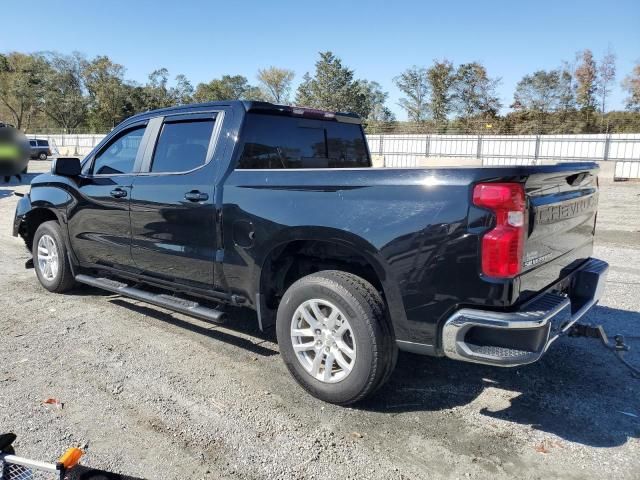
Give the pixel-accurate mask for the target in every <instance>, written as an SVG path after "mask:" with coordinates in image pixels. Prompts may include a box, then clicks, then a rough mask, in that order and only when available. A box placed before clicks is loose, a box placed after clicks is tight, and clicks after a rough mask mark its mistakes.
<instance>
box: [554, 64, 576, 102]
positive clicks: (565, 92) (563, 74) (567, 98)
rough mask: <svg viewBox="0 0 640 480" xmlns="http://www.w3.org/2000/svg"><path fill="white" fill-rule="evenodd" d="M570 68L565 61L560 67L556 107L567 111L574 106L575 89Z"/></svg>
mask: <svg viewBox="0 0 640 480" xmlns="http://www.w3.org/2000/svg"><path fill="white" fill-rule="evenodd" d="M571 70H572V68H571V67H570V66H569V64H568V63H567V62H564V63H563V64H562V66H561V67H560V85H559V86H558V95H559V96H558V109H559V110H560V111H561V112H565V113H566V112H569V111H572V110H575V108H576V91H575V85H574V83H573V75H572V74H571Z"/></svg>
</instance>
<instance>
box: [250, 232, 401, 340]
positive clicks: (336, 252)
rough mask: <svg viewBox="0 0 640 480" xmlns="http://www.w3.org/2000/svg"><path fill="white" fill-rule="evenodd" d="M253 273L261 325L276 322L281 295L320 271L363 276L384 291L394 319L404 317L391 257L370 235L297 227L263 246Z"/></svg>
mask: <svg viewBox="0 0 640 480" xmlns="http://www.w3.org/2000/svg"><path fill="white" fill-rule="evenodd" d="M264 252H265V254H264V256H263V257H262V260H261V261H260V262H257V265H258V266H259V268H258V269H257V271H256V273H255V277H254V285H255V292H257V293H256V299H255V300H256V301H255V303H256V309H257V311H258V319H259V322H260V328H261V329H264V328H265V327H267V326H269V325H272V324H273V322H274V320H275V311H276V310H277V306H278V302H279V298H281V296H282V294H284V291H285V290H286V289H287V288H288V286H289V285H291V284H292V283H293V282H294V281H296V280H297V279H299V278H301V277H303V276H306V275H308V274H311V273H315V272H317V271H319V270H342V271H346V272H349V273H353V274H355V275H358V276H360V277H362V278H364V279H365V280H367V281H368V282H369V283H371V284H372V285H373V286H374V287H376V289H378V290H379V291H380V293H381V294H382V295H383V298H384V300H385V302H386V303H387V308H388V311H389V318H390V320H391V323H395V321H396V320H398V319H405V318H406V315H405V312H404V307H403V302H402V297H401V294H400V291H399V288H398V285H397V282H395V281H394V279H393V276H392V273H391V271H390V269H389V266H388V264H387V262H386V261H385V260H384V259H383V258H382V257H381V256H380V254H379V251H378V250H377V249H376V248H375V246H374V245H372V244H371V243H370V242H368V241H367V240H366V239H364V238H362V237H360V236H358V235H355V234H353V233H351V232H345V231H343V230H338V229H333V228H318V227H309V228H303V229H300V228H295V229H290V230H288V231H286V232H282V233H281V234H280V235H278V237H277V238H274V239H273V241H272V242H270V244H269V246H268V247H266V248H264Z"/></svg>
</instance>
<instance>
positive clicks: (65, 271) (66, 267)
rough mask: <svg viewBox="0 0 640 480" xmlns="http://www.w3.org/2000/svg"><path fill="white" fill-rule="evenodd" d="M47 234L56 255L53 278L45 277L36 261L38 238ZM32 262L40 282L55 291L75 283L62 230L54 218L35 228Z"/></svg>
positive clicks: (58, 291) (65, 289)
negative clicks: (55, 268) (56, 261)
mask: <svg viewBox="0 0 640 480" xmlns="http://www.w3.org/2000/svg"><path fill="white" fill-rule="evenodd" d="M44 235H48V236H49V238H51V239H53V243H54V246H55V249H56V251H57V255H58V269H57V272H56V274H55V275H54V276H53V278H51V279H49V278H46V276H45V274H44V272H43V271H42V270H41V268H40V265H39V262H38V243H39V242H40V239H41V238H42V237H43V236H44ZM32 254H33V264H34V268H35V271H36V275H37V277H38V280H39V281H40V284H41V285H42V286H43V287H44V288H46V289H47V290H49V291H50V292H55V293H64V292H68V291H69V290H71V289H72V288H73V287H74V285H75V279H74V278H73V272H72V271H71V264H70V263H69V254H68V253H67V248H66V246H65V244H64V240H63V238H62V231H61V230H60V225H59V224H58V222H56V221H54V220H50V221H48V222H44V223H42V224H41V225H40V226H39V227H38V229H37V230H36V234H35V235H34V236H33V245H32Z"/></svg>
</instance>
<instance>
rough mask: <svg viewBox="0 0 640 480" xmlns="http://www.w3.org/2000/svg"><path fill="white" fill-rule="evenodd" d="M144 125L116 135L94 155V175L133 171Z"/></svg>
mask: <svg viewBox="0 0 640 480" xmlns="http://www.w3.org/2000/svg"><path fill="white" fill-rule="evenodd" d="M144 130H145V126H144V125H141V126H139V127H135V128H132V129H130V130H126V131H125V132H124V133H122V134H121V135H119V136H117V137H116V138H115V139H114V140H112V141H111V143H109V144H108V145H107V146H106V147H105V148H103V149H102V150H101V151H100V152H99V153H98V154H97V155H96V157H95V160H94V162H93V174H94V175H118V174H122V173H131V172H133V166H134V164H135V162H136V156H137V154H138V148H139V147H140V142H141V141H142V135H144Z"/></svg>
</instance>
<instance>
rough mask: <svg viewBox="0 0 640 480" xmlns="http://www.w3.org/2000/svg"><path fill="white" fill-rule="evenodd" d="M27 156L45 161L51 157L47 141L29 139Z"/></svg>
mask: <svg viewBox="0 0 640 480" xmlns="http://www.w3.org/2000/svg"><path fill="white" fill-rule="evenodd" d="M29 155H30V157H31V158H32V159H36V158H37V159H39V160H46V159H47V158H48V157H50V156H51V146H50V145H49V140H44V139H40V138H31V139H29Z"/></svg>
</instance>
